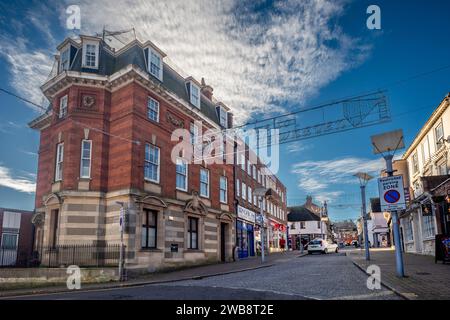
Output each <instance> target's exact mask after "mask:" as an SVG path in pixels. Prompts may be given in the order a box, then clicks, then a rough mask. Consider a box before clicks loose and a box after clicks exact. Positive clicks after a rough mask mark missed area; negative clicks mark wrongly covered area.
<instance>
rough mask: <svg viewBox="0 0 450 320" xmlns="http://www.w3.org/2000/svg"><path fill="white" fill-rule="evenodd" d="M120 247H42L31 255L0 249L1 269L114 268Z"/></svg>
mask: <svg viewBox="0 0 450 320" xmlns="http://www.w3.org/2000/svg"><path fill="white" fill-rule="evenodd" d="M119 256H120V245H119V244H113V245H107V246H93V245H89V244H81V245H72V244H70V245H58V246H49V247H42V248H40V249H39V250H38V251H34V252H32V253H31V254H30V253H27V252H20V251H18V250H17V249H14V248H0V267H23V268H26V267H48V268H58V267H65V266H69V265H77V266H82V267H108V266H111V267H114V266H117V265H118V263H119Z"/></svg>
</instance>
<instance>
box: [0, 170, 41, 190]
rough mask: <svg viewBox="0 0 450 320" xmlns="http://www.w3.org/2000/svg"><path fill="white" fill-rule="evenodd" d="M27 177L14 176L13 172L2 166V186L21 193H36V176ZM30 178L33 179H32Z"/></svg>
mask: <svg viewBox="0 0 450 320" xmlns="http://www.w3.org/2000/svg"><path fill="white" fill-rule="evenodd" d="M26 176H27V177H23V176H15V177H14V176H13V174H12V173H11V170H10V169H9V168H6V167H4V166H2V165H0V186H2V187H6V188H10V189H14V190H17V191H20V192H26V193H34V192H35V191H36V183H35V181H34V178H35V176H34V175H33V174H30V173H27V174H26ZM30 178H33V180H32V179H30Z"/></svg>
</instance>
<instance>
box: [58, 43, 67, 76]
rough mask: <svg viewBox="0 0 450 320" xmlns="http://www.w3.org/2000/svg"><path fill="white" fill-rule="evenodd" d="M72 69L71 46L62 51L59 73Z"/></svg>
mask: <svg viewBox="0 0 450 320" xmlns="http://www.w3.org/2000/svg"><path fill="white" fill-rule="evenodd" d="M69 67H70V46H68V47H66V48H65V49H64V50H62V51H61V55H60V60H59V72H63V71H64V70H69Z"/></svg>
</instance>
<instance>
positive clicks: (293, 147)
mask: <svg viewBox="0 0 450 320" xmlns="http://www.w3.org/2000/svg"><path fill="white" fill-rule="evenodd" d="M309 148H310V146H309V145H306V144H304V143H303V142H301V141H295V142H291V143H289V144H288V145H287V147H286V151H287V152H289V153H298V152H301V151H305V150H308V149H309Z"/></svg>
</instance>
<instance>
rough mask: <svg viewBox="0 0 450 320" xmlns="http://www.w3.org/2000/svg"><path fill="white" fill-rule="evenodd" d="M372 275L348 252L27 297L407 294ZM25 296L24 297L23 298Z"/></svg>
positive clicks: (360, 296)
mask: <svg viewBox="0 0 450 320" xmlns="http://www.w3.org/2000/svg"><path fill="white" fill-rule="evenodd" d="M366 281H367V276H366V275H365V274H364V273H363V272H362V271H361V270H359V269H358V268H357V267H356V266H354V265H353V263H352V262H351V260H350V259H349V258H347V257H346V256H345V255H344V254H328V255H309V256H305V257H300V258H299V257H292V256H291V257H288V258H286V259H281V260H278V261H277V263H276V264H275V265H274V266H271V267H267V268H263V269H256V270H250V271H244V272H238V273H233V274H227V275H221V276H213V277H208V278H203V279H198V280H185V281H177V282H173V283H167V284H153V285H142V286H137V287H129V288H115V289H107V290H98V291H80V292H73V293H58V294H53V295H39V296H29V297H26V298H27V299H117V300H119V299H171V300H178V299H180V300H183V299H194V300H197V299H199V300H207V299H222V300H242V299H258V300H265V299H389V300H392V299H401V298H400V297H399V296H397V295H396V294H395V293H393V292H392V291H390V290H388V289H386V288H384V287H382V288H381V289H380V290H369V289H368V288H367V286H366ZM23 298H25V297H22V299H23Z"/></svg>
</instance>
